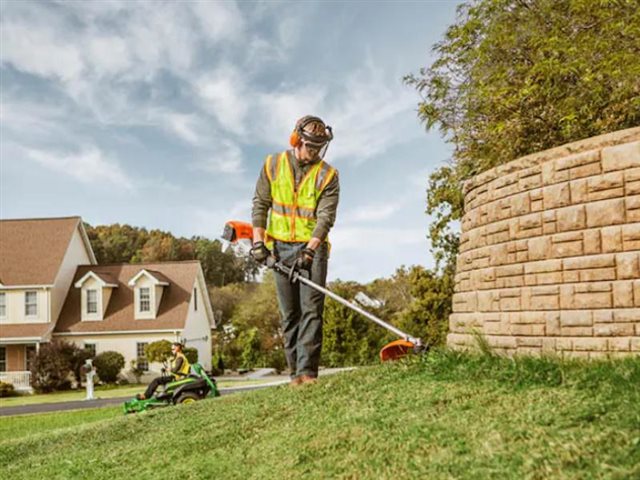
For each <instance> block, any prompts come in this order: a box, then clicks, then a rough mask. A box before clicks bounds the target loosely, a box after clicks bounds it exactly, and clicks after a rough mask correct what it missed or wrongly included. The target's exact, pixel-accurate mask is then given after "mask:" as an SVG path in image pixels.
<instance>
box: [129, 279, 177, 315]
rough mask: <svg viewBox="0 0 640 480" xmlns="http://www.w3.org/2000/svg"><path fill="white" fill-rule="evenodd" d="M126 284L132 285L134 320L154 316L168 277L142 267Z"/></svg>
mask: <svg viewBox="0 0 640 480" xmlns="http://www.w3.org/2000/svg"><path fill="white" fill-rule="evenodd" d="M128 285H129V286H130V287H133V298H134V305H135V318H136V320H152V319H154V318H156V316H157V315H158V310H159V309H160V302H161V301H162V295H163V293H164V290H165V289H166V288H167V287H168V286H169V279H168V278H167V277H165V276H164V275H163V274H162V273H160V272H156V271H154V270H147V269H145V268H143V269H142V270H140V271H139V272H138V273H136V274H135V275H134V276H133V277H132V278H131V280H129V282H128Z"/></svg>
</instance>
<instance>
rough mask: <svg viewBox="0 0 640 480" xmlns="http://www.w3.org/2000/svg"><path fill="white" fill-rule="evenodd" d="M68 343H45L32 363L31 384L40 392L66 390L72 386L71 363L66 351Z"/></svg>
mask: <svg viewBox="0 0 640 480" xmlns="http://www.w3.org/2000/svg"><path fill="white" fill-rule="evenodd" d="M67 345H68V343H67V342H64V341H57V340H56V341H53V342H50V343H43V344H42V345H41V346H40V349H39V351H38V353H37V354H36V355H35V356H34V357H33V362H32V364H31V385H32V386H33V388H34V390H35V391H36V392H38V393H48V392H52V391H56V390H65V389H68V388H69V387H70V386H71V382H69V374H70V373H71V364H70V361H69V357H68V355H67V354H66V353H65V349H66V348H67Z"/></svg>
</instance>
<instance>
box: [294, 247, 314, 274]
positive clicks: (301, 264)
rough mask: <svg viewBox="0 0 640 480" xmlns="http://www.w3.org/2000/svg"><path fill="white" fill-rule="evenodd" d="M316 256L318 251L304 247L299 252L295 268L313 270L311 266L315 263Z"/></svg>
mask: <svg viewBox="0 0 640 480" xmlns="http://www.w3.org/2000/svg"><path fill="white" fill-rule="evenodd" d="M315 256H316V251H315V250H313V249H311V248H308V247H307V248H304V249H302V250H300V251H299V252H298V258H296V261H295V263H294V264H293V268H294V269H296V270H306V271H307V272H311V266H312V265H313V259H314V257H315Z"/></svg>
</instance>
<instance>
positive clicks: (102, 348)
mask: <svg viewBox="0 0 640 480" xmlns="http://www.w3.org/2000/svg"><path fill="white" fill-rule="evenodd" d="M179 337H180V332H179V331H178V335H176V334H173V333H134V334H105V335H58V334H56V336H55V338H56V339H62V340H67V341H69V342H73V343H75V344H76V345H78V346H79V347H84V345H85V344H86V343H93V344H95V346H96V354H100V353H102V352H118V353H120V354H122V356H123V357H124V361H125V366H124V368H123V369H122V372H121V374H122V375H124V376H126V377H127V378H129V379H130V380H132V379H133V376H132V375H131V373H130V372H129V370H130V369H131V360H135V359H136V358H137V352H136V347H137V344H138V342H146V343H152V342H157V341H158V340H168V341H170V342H175V341H176V340H177V339H178V338H179ZM161 368H162V364H160V363H152V364H150V365H149V372H148V373H147V374H146V375H145V376H144V378H143V379H146V380H148V379H149V378H151V377H156V376H158V375H160V369H161Z"/></svg>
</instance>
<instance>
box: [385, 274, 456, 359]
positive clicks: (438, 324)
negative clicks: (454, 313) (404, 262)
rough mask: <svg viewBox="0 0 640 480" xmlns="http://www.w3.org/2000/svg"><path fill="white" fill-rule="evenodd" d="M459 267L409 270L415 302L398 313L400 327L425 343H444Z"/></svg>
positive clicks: (411, 291)
mask: <svg viewBox="0 0 640 480" xmlns="http://www.w3.org/2000/svg"><path fill="white" fill-rule="evenodd" d="M454 273H455V266H454V265H453V264H448V265H447V267H446V268H444V270H443V271H435V270H427V269H425V268H423V267H413V268H411V270H410V271H409V284H410V294H411V298H412V300H411V302H409V303H408V305H407V306H406V307H405V308H404V309H403V310H402V311H401V312H400V313H399V314H398V316H397V323H396V324H397V326H398V328H400V329H401V330H404V331H405V332H407V333H409V334H410V335H412V336H415V337H419V338H421V339H422V341H423V342H424V344H425V345H430V346H437V345H443V344H444V343H445V341H446V335H447V330H448V325H449V315H450V314H451V297H452V295H453V287H454Z"/></svg>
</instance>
